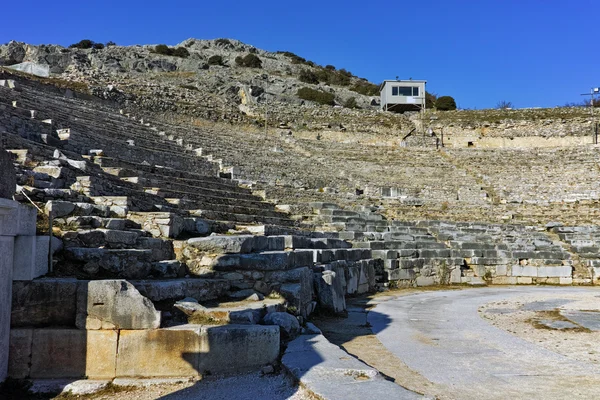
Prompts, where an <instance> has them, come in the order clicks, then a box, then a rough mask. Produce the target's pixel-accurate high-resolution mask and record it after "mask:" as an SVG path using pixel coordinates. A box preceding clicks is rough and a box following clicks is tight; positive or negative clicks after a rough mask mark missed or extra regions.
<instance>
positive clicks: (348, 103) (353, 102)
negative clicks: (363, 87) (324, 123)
mask: <svg viewBox="0 0 600 400" xmlns="http://www.w3.org/2000/svg"><path fill="white" fill-rule="evenodd" d="M344 107H346V108H360V107H359V106H358V104H357V103H356V98H354V97H350V98H349V99H348V100H346V102H345V103H344Z"/></svg>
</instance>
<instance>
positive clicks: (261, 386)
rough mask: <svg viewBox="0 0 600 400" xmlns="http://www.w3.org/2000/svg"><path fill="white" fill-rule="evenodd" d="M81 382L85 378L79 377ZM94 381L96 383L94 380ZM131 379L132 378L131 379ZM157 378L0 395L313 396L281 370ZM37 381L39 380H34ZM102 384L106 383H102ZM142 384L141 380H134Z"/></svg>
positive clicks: (98, 398)
mask: <svg viewBox="0 0 600 400" xmlns="http://www.w3.org/2000/svg"><path fill="white" fill-rule="evenodd" d="M80 382H81V384H82V385H80V386H85V384H86V382H85V381H80ZM96 382H97V383H100V382H98V381H96ZM132 382H133V380H132ZM158 382H159V380H148V381H147V383H148V385H147V386H145V387H144V386H138V387H133V386H127V381H126V380H121V382H120V384H121V385H125V386H120V387H114V386H110V387H108V388H107V389H103V390H100V391H98V392H96V393H93V394H86V395H75V394H67V395H64V394H63V395H59V396H56V397H55V396H43V395H37V396H23V395H22V394H20V393H14V394H13V395H12V396H6V395H5V394H4V396H3V394H2V393H0V399H2V400H3V399H14V400H17V399H18V400H22V399H32V400H41V399H59V400H71V399H80V400H91V399H93V400H112V399H119V400H154V399H161V400H187V399H190V400H191V399H193V400H247V399H269V400H271V399H272V400H316V399H315V397H314V396H313V395H312V394H310V393H309V392H308V391H306V390H305V389H304V388H302V387H298V385H296V384H295V383H294V382H292V380H291V378H289V377H287V376H285V375H283V374H269V375H262V374H260V373H249V374H241V375H236V376H227V377H220V376H211V377H208V378H205V379H203V380H201V381H197V382H179V383H177V382H174V380H171V382H170V383H163V384H158ZM37 384H38V385H39V384H40V383H39V382H38V383H37ZM104 384H106V383H104ZM135 384H136V385H142V381H136V382H135Z"/></svg>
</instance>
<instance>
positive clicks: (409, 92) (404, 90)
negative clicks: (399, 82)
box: [392, 86, 419, 97]
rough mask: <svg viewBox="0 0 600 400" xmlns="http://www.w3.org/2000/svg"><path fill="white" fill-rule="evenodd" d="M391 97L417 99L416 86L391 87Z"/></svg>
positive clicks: (417, 88)
mask: <svg viewBox="0 0 600 400" xmlns="http://www.w3.org/2000/svg"><path fill="white" fill-rule="evenodd" d="M392 96H404V97H411V96H413V97H418V96H419V87H418V86H392Z"/></svg>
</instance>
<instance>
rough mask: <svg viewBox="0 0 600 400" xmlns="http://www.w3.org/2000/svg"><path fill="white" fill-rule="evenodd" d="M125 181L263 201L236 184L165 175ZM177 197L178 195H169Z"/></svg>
mask: <svg viewBox="0 0 600 400" xmlns="http://www.w3.org/2000/svg"><path fill="white" fill-rule="evenodd" d="M121 180H123V181H127V182H130V183H135V184H138V185H141V186H144V187H147V188H160V189H162V190H163V191H166V192H176V193H185V194H190V193H199V194H202V195H206V196H213V197H227V198H235V199H241V200H249V201H261V200H262V199H260V198H259V197H257V196H254V195H253V194H252V193H251V192H250V191H249V190H248V189H244V188H239V187H235V186H225V185H223V184H221V183H214V182H203V181H198V180H190V179H186V180H176V179H175V178H170V177H163V178H162V179H157V178H151V179H149V178H143V177H140V176H129V177H123V178H121ZM169 197H177V196H169Z"/></svg>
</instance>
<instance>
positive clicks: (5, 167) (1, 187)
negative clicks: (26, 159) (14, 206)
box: [0, 147, 17, 199]
mask: <svg viewBox="0 0 600 400" xmlns="http://www.w3.org/2000/svg"><path fill="white" fill-rule="evenodd" d="M16 187H17V178H16V175H15V168H14V167H13V162H12V157H11V155H10V154H9V153H7V152H6V151H4V149H2V148H1V147H0V198H2V199H12V196H13V194H15V190H16Z"/></svg>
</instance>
